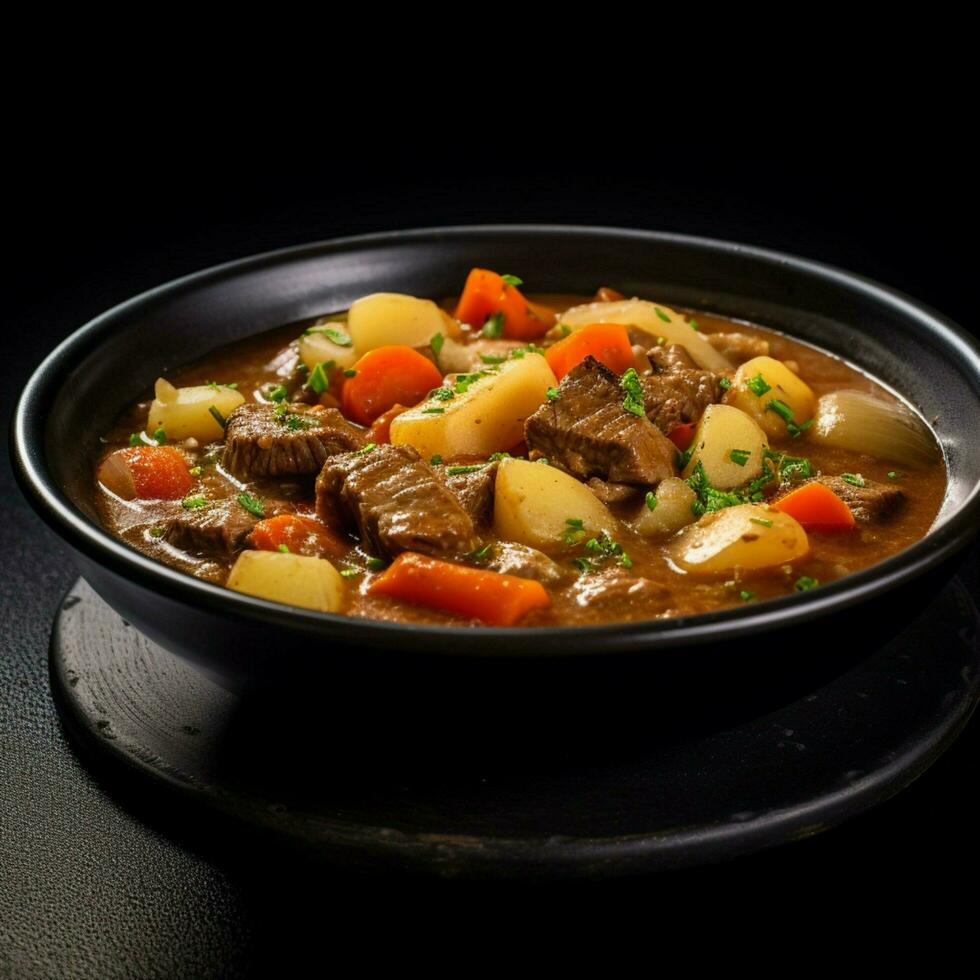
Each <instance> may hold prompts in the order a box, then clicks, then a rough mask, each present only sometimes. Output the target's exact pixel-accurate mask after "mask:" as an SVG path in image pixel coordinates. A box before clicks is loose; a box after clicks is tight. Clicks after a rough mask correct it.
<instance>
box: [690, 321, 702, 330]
mask: <svg viewBox="0 0 980 980" xmlns="http://www.w3.org/2000/svg"><path fill="white" fill-rule="evenodd" d="M687 323H688V326H689V327H690V328H691V329H692V330H700V329H701V328H700V327H699V326H698V321H697V320H688V321H687Z"/></svg>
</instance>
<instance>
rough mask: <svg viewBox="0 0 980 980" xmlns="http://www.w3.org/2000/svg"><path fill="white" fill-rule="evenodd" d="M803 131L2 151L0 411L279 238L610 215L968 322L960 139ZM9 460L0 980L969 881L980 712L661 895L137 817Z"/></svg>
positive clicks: (908, 893)
mask: <svg viewBox="0 0 980 980" xmlns="http://www.w3.org/2000/svg"><path fill="white" fill-rule="evenodd" d="M324 111H325V112H326V108H325V109H324ZM813 121H814V125H813V126H812V127H811V128H809V129H808V130H807V132H806V133H805V134H803V135H801V134H799V133H797V134H795V135H794V137H793V138H792V139H791V138H789V136H788V135H787V134H785V133H784V132H783V131H782V129H781V128H780V127H779V126H775V127H770V128H769V130H768V131H767V133H766V135H765V137H764V138H758V137H751V138H750V137H749V136H748V134H744V137H743V139H741V140H738V141H734V142H733V141H732V140H731V139H730V138H728V137H722V136H720V135H717V134H714V135H709V134H708V133H706V132H705V131H704V129H703V128H699V127H694V128H692V129H691V130H689V131H687V132H681V133H679V134H677V135H675V136H671V137H670V138H669V139H664V140H663V141H662V142H659V141H657V140H652V141H647V140H639V139H638V138H637V137H636V136H635V129H636V123H635V122H634V123H633V125H632V126H631V127H628V128H623V127H622V126H621V125H620V124H619V123H617V122H616V121H615V120H613V121H609V120H605V119H598V118H594V117H593V118H589V119H583V120H581V121H580V122H579V123H578V129H577V131H578V132H579V133H584V134H589V135H590V139H589V140H588V141H587V142H588V145H587V147H586V149H584V150H583V149H582V148H579V147H577V146H576V145H575V143H574V141H570V140H568V139H558V138H555V139H552V138H550V137H546V136H541V135H534V136H533V137H532V136H526V137H522V139H524V141H525V142H524V143H523V144H522V145H524V146H525V147H526V150H527V153H526V158H524V159H517V158H519V157H520V154H517V155H515V154H503V153H501V152H499V150H500V146H501V145H502V144H501V142H500V140H504V141H506V140H508V139H513V138H514V135H515V131H514V130H515V128H514V126H513V125H511V124H510V121H509V120H508V119H507V118H506V113H503V112H502V118H501V120H500V121H499V123H498V124H495V126H494V127H493V130H492V131H488V133H487V134H484V136H483V138H481V139H480V140H476V139H469V140H458V139H453V138H445V137H439V136H437V135H434V134H433V131H432V129H431V127H430V128H426V127H424V126H420V127H418V128H409V129H406V131H405V132H404V133H401V132H399V135H400V137H401V138H399V139H396V140H391V141H389V142H383V141H378V142H377V143H371V142H363V141H362V142H358V141H357V140H355V139H351V138H341V136H340V135H339V134H338V135H337V137H336V138H335V139H331V140H327V141H320V142H318V143H317V144H307V143H304V142H303V141H301V140H297V139H295V138H293V139H284V140H282V142H277V143H276V144H275V146H274V151H270V150H269V146H268V143H263V140H262V139H260V138H259V137H258V136H257V135H256V134H255V133H254V132H251V131H249V130H248V129H246V128H240V127H232V128H230V129H229V130H225V129H224V128H223V127H222V125H221V118H220V113H216V115H215V127H216V128H217V129H221V130H222V132H221V133H220V136H221V137H222V139H215V138H213V137H214V134H211V136H212V138H211V139H205V138H202V137H201V136H200V134H199V133H198V132H197V131H195V132H194V133H193V134H190V133H187V132H182V131H180V130H179V129H174V128H173V127H172V126H171V125H167V126H164V127H163V128H162V130H160V131H157V132H156V133H155V135H154V136H149V135H146V134H138V133H127V138H126V139H122V140H119V141H118V143H113V144H112V145H111V146H105V145H103V144H102V143H101V141H100V140H99V139H98V138H97V134H96V135H95V136H94V135H93V132H92V131H91V130H90V129H86V128H85V127H82V128H81V129H75V128H67V129H60V130H58V131H57V132H55V133H51V132H49V133H47V136H46V139H44V140H43V141H39V142H37V143H34V144H32V146H31V147H30V148H29V149H27V150H25V149H24V148H23V147H22V148H21V149H20V150H19V151H18V152H17V153H16V154H14V155H13V156H14V158H13V160H12V162H13V164H14V169H13V172H12V174H11V176H9V177H8V179H7V181H6V184H5V200H4V213H5V218H6V221H5V224H6V230H7V236H6V237H7V241H8V245H9V247H10V253H9V254H8V259H7V262H8V265H7V274H6V276H5V286H4V291H5V297H4V304H3V341H4V349H3V356H2V358H0V370H2V372H3V384H2V387H0V408H2V411H0V415H2V416H3V417H4V418H6V417H7V416H8V415H9V412H10V409H11V408H12V405H13V402H14V400H15V399H16V397H17V393H18V391H19V389H20V387H21V385H22V384H23V381H24V379H25V377H26V376H27V374H28V373H29V372H30V370H31V369H32V368H33V367H34V366H35V365H36V363H37V362H38V361H39V360H40V358H41V357H42V356H43V354H44V353H45V352H47V351H48V350H49V349H50V348H51V347H52V346H53V345H54V344H55V343H56V342H57V341H58V340H59V339H60V338H62V337H64V336H65V335H66V334H67V333H68V332H70V331H71V330H73V329H74V328H76V327H77V326H79V325H80V324H82V323H83V322H85V321H86V320H87V319H89V318H90V317H92V316H94V315H96V314H97V313H99V312H100V311H102V310H104V309H105V308H107V307H109V306H111V305H113V304H115V303H117V302H119V301H121V300H124V299H126V298H127V297H129V296H131V295H132V294H134V293H137V292H139V291H141V290H144V289H146V288H149V287H151V286H153V285H156V284H158V283H160V282H163V281H165V280H168V279H171V278H173V277H175V276H179V275H182V274H184V273H188V272H192V271H194V270H197V269H199V268H202V267H204V266H208V265H212V264H214V263H217V262H222V261H226V260H230V259H234V258H238V257H240V256H244V255H248V254H251V253H255V252H259V251H262V250H265V249H270V248H276V247H280V246H285V245H291V244H296V243H300V242H305V241H311V240H316V239H322V238H330V237H335V236H340V235H347V234H355V233H359V232H367V231H376V230H386V229H392V228H402V227H413V226H424V225H438V224H449V223H477V222H479V223H483V222H504V221H546V222H559V223H594V224H604V225H623V226H632V227H639V228H656V229H665V230H672V231H680V232H688V233H693V234H701V235H707V236H712V237H717V238H725V239H732V240H737V241H742V242H747V243H752V244H756V245H762V246H767V247H771V248H776V249H783V250H786V251H789V252H794V253H797V254H800V255H803V256H806V257H809V258H814V259H819V260H823V261H826V262H830V263H833V264H835V265H840V266H842V267H845V268H848V269H850V270H853V271H856V272H859V273H862V274H865V275H867V276H870V277H872V278H875V279H879V280H882V281H883V282H885V283H887V284H889V285H892V286H895V287H897V288H899V289H902V290H904V291H906V292H908V293H910V294H911V295H913V296H915V297H917V298H919V299H921V300H923V301H925V302H926V303H928V304H930V305H932V306H934V307H936V308H938V309H940V310H941V311H943V312H944V313H946V314H948V315H949V316H950V317H952V318H953V319H954V320H956V321H958V322H959V323H961V324H962V325H964V326H965V327H966V328H967V329H970V330H973V331H976V329H977V326H976V316H975V311H976V302H975V284H976V280H977V276H976V271H975V268H974V266H975V262H976V252H977V250H976V248H975V245H974V242H973V240H972V238H971V230H972V228H973V226H974V225H975V221H976V217H977V215H976V193H975V188H974V178H973V176H972V174H971V173H970V161H969V159H968V158H967V157H966V155H965V154H964V153H962V152H961V151H960V150H959V148H958V146H957V144H956V141H955V138H953V137H952V136H951V131H950V130H949V129H948V128H943V127H938V128H937V129H936V130H935V131H933V130H931V129H922V128H918V129H912V128H910V127H908V126H896V127H894V128H891V129H888V128H887V127H886V130H885V131H881V130H876V131H871V130H861V129H858V130H857V131H855V132H854V133H853V134H852V133H850V132H849V133H848V134H847V135H844V134H842V133H840V132H839V131H837V130H834V129H829V128H828V127H827V125H826V124H825V120H824V119H817V118H814V120H813ZM494 133H496V134H497V135H496V136H494ZM600 137H601V138H600ZM216 144H219V145H216ZM503 145H512V144H507V143H504V144H503ZM260 146H261V147H262V149H261V151H260V150H259V149H257V148H258V147H260ZM514 271H516V272H519V270H514ZM0 467H2V471H0V472H2V481H3V482H2V498H0V506H2V508H3V515H2V523H0V554H2V555H3V556H5V561H6V563H7V569H6V570H5V571H4V573H3V577H2V585H0V602H2V608H0V614H2V616H3V622H4V630H3V636H2V638H0V649H2V651H3V655H2V657H0V974H3V972H4V966H5V956H6V957H7V963H8V964H11V963H13V964H18V965H19V966H20V967H21V968H24V967H26V965H28V964H31V965H33V968H34V970H35V972H37V973H40V974H59V975H64V974H65V973H66V972H69V971H70V970H75V971H78V972H81V973H86V974H87V975H93V976H110V975H117V974H119V975H123V974H127V973H128V974H130V975H134V974H140V975H145V974H148V973H152V972H158V973H160V974H161V975H171V976H176V975H211V974H215V973H221V972H227V973H229V974H233V973H238V972H243V973H244V972H247V971H248V969H249V968H250V967H254V966H255V965H256V964H257V963H259V962H262V961H264V960H265V958H267V957H268V958H272V959H278V958H279V957H281V956H284V955H287V954H293V953H296V952H298V951H299V950H301V949H303V948H307V947H310V946H312V947H313V948H314V950H315V951H317V952H318V954H319V955H321V956H324V955H325V953H326V947H329V948H330V949H334V948H335V946H334V944H338V945H339V944H343V943H345V942H346V941H349V940H350V939H351V938H352V937H362V936H363V935H365V931H364V930H365V929H366V930H367V935H368V938H367V939H365V940H364V945H362V947H361V950H362V955H363V956H364V957H365V958H366V959H367V960H371V959H373V957H374V956H375V955H377V953H378V949H377V945H376V943H375V942H374V941H373V940H372V939H371V938H370V937H371V936H375V937H377V936H378V935H381V936H383V937H384V939H385V942H384V943H382V944H381V945H382V946H384V945H386V944H389V945H390V944H393V945H394V946H395V948H396V949H404V950H405V951H406V952H408V951H409V950H410V949H415V944H416V943H417V942H418V941H419V938H420V937H422V936H424V937H426V938H427V940H428V941H431V942H433V943H439V942H440V937H442V936H444V935H445V934H447V933H450V932H451V933H453V934H454V935H456V936H457V937H458V936H459V935H472V936H474V937H477V936H479V937H480V938H479V939H478V940H477V939H476V938H474V942H479V943H480V946H479V948H480V949H483V948H484V947H485V946H486V945H491V946H492V945H494V944H495V940H494V942H490V941H489V938H488V937H494V936H495V935H496V932H497V931H501V932H503V931H506V932H507V934H508V935H513V934H514V933H515V932H522V931H525V930H528V931H533V929H534V927H535V926H537V925H541V924H542V923H543V920H544V916H545V914H546V912H548V913H550V912H558V913H560V914H561V915H562V917H563V918H564V919H565V921H566V923H570V922H573V921H580V920H581V918H582V917H584V916H592V915H593V914H595V913H597V912H598V911H599V910H602V911H603V912H604V913H608V912H610V911H612V912H616V913H618V914H620V915H621V920H620V922H621V926H622V928H624V929H627V928H629V927H628V923H630V922H634V923H636V922H637V918H636V917H637V916H638V915H639V914H640V913H642V915H643V916H646V917H647V918H646V921H645V922H644V921H643V918H642V916H641V917H640V919H639V922H638V924H637V928H640V929H650V928H651V918H652V917H654V916H656V917H657V918H656V921H657V922H658V923H663V922H665V921H666V917H669V915H671V914H676V913H678V912H679V911H683V910H687V911H688V912H690V913H691V914H696V913H697V912H698V911H699V910H701V909H702V908H703V907H704V906H705V905H707V906H711V907H718V906H719V905H720V904H723V903H725V902H727V903H730V907H733V908H734V907H739V906H743V907H744V905H746V904H749V905H751V904H752V903H753V902H754V901H755V900H756V899H759V900H761V901H762V902H763V903H764V904H763V905H758V906H756V907H758V908H760V909H767V910H769V911H773V910H774V909H778V908H779V907H783V910H784V911H785V906H786V905H787V903H788V904H790V905H793V903H802V901H803V894H804V893H810V892H811V891H812V888H811V886H813V885H819V887H820V889H827V890H828V894H832V895H833V896H834V897H833V899H832V907H833V908H834V909H837V910H839V909H840V908H841V907H842V905H843V904H844V903H847V904H852V903H861V902H864V901H868V902H872V901H874V902H882V901H887V902H888V903H895V904H896V905H900V904H901V903H903V902H905V903H911V904H912V905H918V903H920V902H921V900H922V896H924V895H927V894H941V893H942V892H943V891H945V890H946V888H947V887H948V886H949V885H950V884H951V882H953V881H954V880H956V879H959V878H961V877H965V878H966V880H969V879H970V878H971V877H972V876H974V875H975V874H976V872H977V870H980V862H978V860H977V854H976V848H975V845H974V839H975V833H976V830H975V828H976V826H977V825H978V819H980V806H978V805H977V804H976V802H974V801H973V799H972V798H971V794H970V793H969V792H968V790H970V789H972V785H971V784H973V783H974V782H975V771H976V770H975V759H976V753H977V749H978V748H980V736H978V733H977V726H976V724H975V723H974V724H973V725H972V726H971V727H970V728H969V729H968V730H967V732H966V733H965V735H964V736H963V737H962V738H961V739H960V740H959V741H958V742H957V743H956V744H955V745H954V746H953V748H952V749H950V751H949V752H948V753H947V754H946V755H945V756H944V757H943V758H942V759H940V761H939V762H938V763H937V764H936V765H935V766H934V767H933V768H932V769H931V770H930V771H929V772H928V773H927V774H926V775H924V776H923V777H922V778H921V779H920V780H919V781H917V782H916V783H915V784H914V785H913V786H911V787H910V788H909V789H908V790H906V791H905V792H903V793H902V794H901V795H900V796H899V797H898V798H896V799H895V800H893V801H891V802H889V803H887V804H885V805H883V806H882V807H880V808H879V809H877V810H875V811H873V812H870V813H868V814H866V815H865V816H862V817H860V818H858V819H856V820H854V821H853V822H852V823H850V824H848V825H847V826H845V827H842V828H839V829H838V830H835V831H833V832H831V833H828V834H826V835H823V836H821V837H818V838H815V839H812V840H808V841H804V842H800V843H797V844H794V845H792V846H789V847H786V848H783V849H779V850H777V851H773V852H769V853H764V854H761V855H758V856H755V857H752V858H748V859H742V860H739V861H736V862H734V863H732V864H730V865H726V866H720V867H716V868H708V869H703V870H699V871H695V872H688V873H683V874H671V875H667V876H664V877H661V878H658V879H652V880H638V881H627V882H610V883H600V884H592V885H565V886H562V887H560V888H559V887H551V886H548V887H535V888H518V887H514V886H508V887H502V886H479V887H477V886H473V885H466V884H458V883H457V884H453V883H440V882H425V881H421V882H420V881H405V880H398V879H384V880H378V879H366V880H365V879H359V878H351V877H348V876H345V875H341V874H335V873H332V872H329V871H326V870H324V869H322V868H313V867H308V866H304V865H303V864H302V863H298V862H291V861H286V860H283V859H281V858H280V857H278V856H275V857H272V856H269V855H267V854H264V853H263V852H262V851H261V850H260V849H256V848H255V846H254V845H251V844H244V843H241V842H239V841H237V840H235V839H224V838H221V837H220V835H211V836H210V837H209V836H208V835H203V837H202V835H195V834H193V833H192V834H187V833H185V832H184V830H182V829H181V828H180V826H179V823H180V822H179V821H177V822H173V821H171V822H168V818H167V815H165V814H159V815H158V816H159V819H152V818H151V817H148V816H147V815H146V814H145V812H141V813H140V816H139V817H136V816H133V815H132V810H133V807H132V806H130V805H129V801H128V798H127V793H129V792H130V791H129V790H128V789H127V788H126V787H120V786H117V785H114V784H113V783H112V781H111V780H106V779H105V778H104V777H100V778H93V777H92V776H91V775H90V774H89V772H88V771H87V770H86V768H85V767H84V766H83V765H82V764H81V763H80V762H79V760H78V759H77V758H76V756H75V754H74V753H73V751H72V749H71V747H70V746H69V745H68V744H67V743H66V741H65V739H64V736H63V733H62V731H61V729H60V727H59V723H58V721H57V716H56V714H55V712H54V708H53V705H52V703H51V699H50V695H49V692H48V687H47V675H46V644H47V637H48V632H49V629H50V623H51V618H52V615H53V613H54V610H55V608H56V606H57V603H58V599H59V597H60V595H61V594H62V593H63V591H64V590H65V589H66V588H67V586H68V585H69V583H70V582H71V581H72V579H73V577H74V575H73V572H72V570H71V568H70V566H69V565H68V564H67V561H66V558H65V555H64V552H63V551H62V550H61V549H60V547H59V545H58V544H57V542H56V541H55V539H54V538H53V536H51V535H50V534H48V533H47V532H46V531H45V530H43V529H42V528H41V527H40V524H39V522H38V521H37V520H36V519H35V518H34V516H33V514H32V513H31V512H30V511H29V509H28V508H27V506H26V504H25V503H24V502H23V501H22V499H21V498H20V496H19V494H18V492H17V491H16V489H14V487H13V486H12V482H11V478H10V473H9V467H8V466H7V462H6V452H4V453H3V458H2V460H0ZM137 809H138V808H137ZM750 895H751V896H752V898H751V899H750V900H749V901H748V902H747V896H750ZM488 913H489V917H488ZM419 926H421V931H419V928H418V927H419ZM413 927H415V931H414V933H413V932H411V929H412V928H413ZM488 930H489V931H488ZM407 935H414V937H415V938H414V939H407V938H405V937H406V936H407ZM416 951H417V949H416ZM324 962H327V961H326V960H325V961H324Z"/></svg>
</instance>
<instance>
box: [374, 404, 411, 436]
mask: <svg viewBox="0 0 980 980" xmlns="http://www.w3.org/2000/svg"><path fill="white" fill-rule="evenodd" d="M407 411H408V406H407V405H392V406H391V408H389V409H388V411H387V412H382V414H381V415H379V416H378V417H377V418H376V419H375V420H374V421H373V422H372V423H371V428H370V430H369V431H368V442H373V443H376V444H378V445H381V444H382V443H389V442H391V423H392V422H394V421H395V419H396V418H398V416H399V415H401V414H402V412H407Z"/></svg>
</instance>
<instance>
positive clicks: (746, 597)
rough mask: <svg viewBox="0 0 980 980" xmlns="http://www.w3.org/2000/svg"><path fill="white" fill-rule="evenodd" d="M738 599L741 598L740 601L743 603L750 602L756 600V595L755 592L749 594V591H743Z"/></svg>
mask: <svg viewBox="0 0 980 980" xmlns="http://www.w3.org/2000/svg"><path fill="white" fill-rule="evenodd" d="M738 597H739V599H741V600H742V602H748V601H749V599H754V598H755V593H754V592H747V591H745V590H744V589H743V590H742V591H741V592H739V594H738Z"/></svg>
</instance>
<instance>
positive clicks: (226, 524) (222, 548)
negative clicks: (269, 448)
mask: <svg viewBox="0 0 980 980" xmlns="http://www.w3.org/2000/svg"><path fill="white" fill-rule="evenodd" d="M263 507H264V510H265V516H266V517H272V516H273V515H275V514H283V513H289V512H290V511H291V510H292V507H291V506H290V505H289V504H288V503H286V502H285V501H269V500H264V501H263ZM258 521H259V518H258V517H256V516H255V515H254V514H252V513H251V512H250V511H247V510H246V509H245V508H244V507H242V505H241V504H240V503H239V502H238V500H237V498H235V497H229V498H227V499H224V500H216V501H214V502H212V503H208V504H207V505H205V506H204V507H197V508H194V509H191V510H182V511H181V512H180V513H178V514H177V515H176V516H175V517H174V518H173V519H172V520H171V521H170V522H169V523H168V524H167V525H166V529H165V530H164V532H163V540H164V541H166V542H167V543H168V544H170V545H173V547H175V548H177V549H179V550H180V551H186V552H187V553H188V554H190V555H201V556H204V557H208V558H228V557H230V556H232V555H234V554H235V553H236V552H238V551H241V550H242V548H244V547H245V545H246V538H247V537H248V536H249V535H250V534H251V533H252V528H254V527H255V525H256V524H257V523H258Z"/></svg>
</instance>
